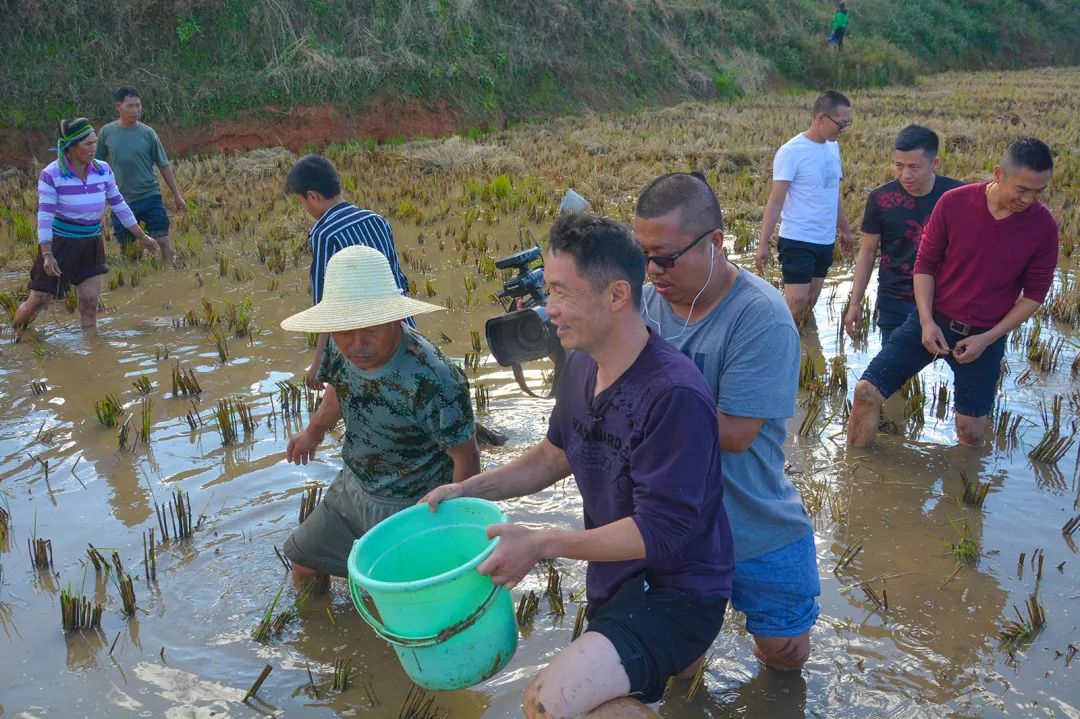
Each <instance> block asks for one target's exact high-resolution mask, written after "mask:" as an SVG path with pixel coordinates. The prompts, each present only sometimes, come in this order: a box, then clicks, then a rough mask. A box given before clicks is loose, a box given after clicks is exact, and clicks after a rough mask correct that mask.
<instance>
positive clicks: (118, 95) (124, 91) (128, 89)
mask: <svg viewBox="0 0 1080 719" xmlns="http://www.w3.org/2000/svg"><path fill="white" fill-rule="evenodd" d="M126 97H138V98H142V95H140V94H139V91H138V90H136V89H135V88H133V87H132V86H131V85H121V86H120V87H118V88H116V92H114V93H113V100H114V101H116V102H123V101H124V98H126Z"/></svg>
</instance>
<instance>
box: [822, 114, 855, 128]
mask: <svg viewBox="0 0 1080 719" xmlns="http://www.w3.org/2000/svg"><path fill="white" fill-rule="evenodd" d="M821 114H822V115H825V113H824V112H823V113H821ZM825 117H827V118H829V119H830V120H832V124H834V125H836V129H837V130H846V129H847V128H848V127H850V126H851V120H844V121H843V122H837V121H836V118H834V117H833V116H832V115H825Z"/></svg>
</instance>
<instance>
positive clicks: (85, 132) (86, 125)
mask: <svg viewBox="0 0 1080 719" xmlns="http://www.w3.org/2000/svg"><path fill="white" fill-rule="evenodd" d="M93 134H94V126H93V125H91V124H90V121H89V120H87V119H86V118H85V117H79V118H76V119H74V120H61V121H60V139H58V140H57V141H56V150H55V152H56V155H57V162H59V164H60V174H61V176H63V177H71V176H72V175H73V174H74V173H73V172H72V171H71V167H70V166H69V165H68V163H67V158H65V157H64V151H65V150H67V149H68V148H70V147H72V146H73V145H77V144H79V143H80V142H82V141H83V140H85V139H86V138H88V137H90V135H93ZM90 164H91V165H93V166H94V170H95V171H96V172H97V173H98V174H99V175H104V174H105V170H103V169H101V166H100V165H98V163H97V161H96V160H91V161H90Z"/></svg>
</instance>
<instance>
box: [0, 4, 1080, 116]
mask: <svg viewBox="0 0 1080 719" xmlns="http://www.w3.org/2000/svg"><path fill="white" fill-rule="evenodd" d="M832 10H833V3H831V2H819V1H815V2H810V1H809V0H794V1H792V2H786V1H783V0H764V1H763V2H758V3H742V2H735V1H734V0H718V1H716V2H709V3H702V2H696V1H691V0H675V1H673V2H658V1H657V0H619V1H615V2H594V1H588V0H565V1H559V2H556V1H555V0H541V1H540V2H532V3H503V2H492V1H491V0H484V1H481V2H464V1H463V0H423V1H422V2H421V1H420V0H380V1H379V2H375V0H357V1H356V2H346V1H345V0H296V1H295V2H285V1H284V0H199V1H198V2H175V1H174V0H146V1H145V2H136V1H135V0H115V1H114V2H108V3H70V2H61V0H39V1H38V2H32V3H31V2H26V3H9V7H8V14H7V22H6V33H5V38H4V43H3V44H2V46H0V62H2V64H3V67H4V73H3V75H2V76H0V96H2V97H4V99H5V102H4V103H3V106H0V123H2V124H3V125H5V126H7V127H11V128H16V129H18V128H33V129H42V128H48V127H51V123H53V122H54V121H55V120H56V119H58V118H60V117H62V116H71V115H74V114H83V115H87V116H90V117H94V118H97V119H102V118H107V117H111V116H112V114H113V108H112V101H111V97H110V94H111V91H112V90H113V89H114V87H115V86H116V85H118V84H120V83H122V82H128V83H132V84H134V85H136V86H138V87H139V88H140V89H141V90H142V91H143V93H144V96H145V98H144V99H145V104H146V106H147V109H148V113H147V116H148V119H151V120H154V121H158V122H163V121H164V122H168V123H169V124H173V125H183V124H190V123H193V122H197V121H202V120H205V119H207V118H212V117H223V116H229V115H232V114H235V113H237V112H240V111H243V110H248V109H251V108H256V107H263V106H267V105H271V106H276V107H287V106H290V105H294V104H302V105H303V104H317V105H327V104H333V105H337V106H341V107H346V108H350V107H352V108H355V107H358V106H360V105H362V104H363V103H365V102H367V101H371V100H374V99H382V100H390V101H392V102H394V103H400V102H408V101H409V100H414V99H415V100H432V99H438V100H440V101H444V102H446V103H447V106H448V108H449V109H450V110H453V111H457V112H460V113H461V114H463V115H464V116H465V117H466V118H472V119H476V120H479V119H481V118H491V117H492V116H497V115H499V114H500V113H505V114H507V115H509V116H511V117H515V118H527V117H530V116H534V115H536V114H549V113H553V112H561V111H567V110H574V109H579V108H582V107H591V108H594V109H613V108H628V107H633V106H637V105H640V104H641V103H643V102H644V103H649V102H662V101H670V100H674V99H678V98H688V97H693V98H710V97H719V98H725V99H727V98H735V97H738V96H740V95H742V94H744V93H751V92H755V91H757V90H760V89H763V88H765V87H767V86H777V85H779V86H781V87H783V86H785V85H791V84H796V85H802V86H807V87H813V88H820V87H824V86H827V85H829V86H832V85H836V86H841V87H853V86H880V85H883V84H887V83H896V82H909V81H911V80H913V78H914V77H915V74H916V72H918V71H927V70H930V71H932V70H941V69H950V68H987V67H992V68H1015V67H1023V66H1032V65H1046V64H1076V63H1077V62H1080V46H1078V45H1077V44H1076V43H1075V42H1073V38H1074V37H1075V36H1076V35H1077V34H1078V33H1080V13H1077V12H1075V5H1074V3H1071V2H1066V3H1046V2H1036V0H999V1H997V2H994V1H991V0H973V1H971V2H963V3H958V2H947V1H946V0H911V1H910V2H906V3H896V2H893V1H890V2H886V1H885V0H862V1H861V2H859V3H858V4H857V5H855V6H853V8H852V20H851V28H850V31H849V34H848V38H847V42H846V43H845V50H844V52H843V53H838V52H836V51H835V49H833V48H831V47H829V46H828V45H827V44H826V42H825V38H826V35H827V33H828V29H829V27H830V22H831V17H832Z"/></svg>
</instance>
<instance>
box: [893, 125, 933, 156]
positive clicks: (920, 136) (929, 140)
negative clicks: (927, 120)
mask: <svg viewBox="0 0 1080 719" xmlns="http://www.w3.org/2000/svg"><path fill="white" fill-rule="evenodd" d="M893 149H894V150H899V151H900V152H913V151H915V150H922V151H923V153H925V154H926V156H927V157H937V154H938V136H937V133H936V132H934V131H933V130H931V129H930V128H929V127H923V126H922V125H908V126H907V127H905V128H904V129H903V130H901V131H900V133H899V134H898V135H897V136H896V142H894V143H893Z"/></svg>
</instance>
